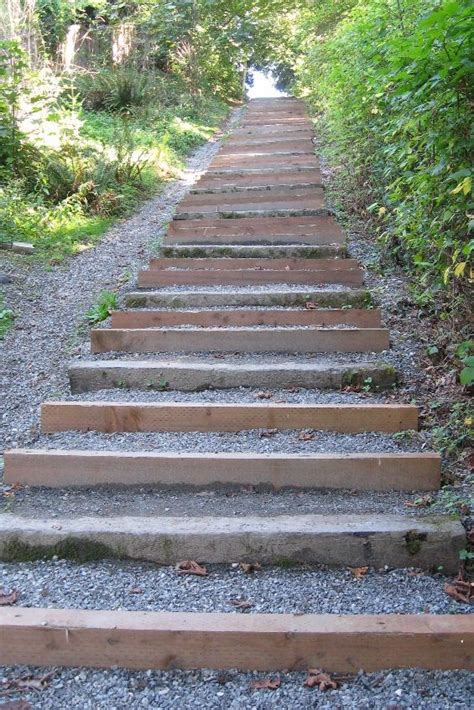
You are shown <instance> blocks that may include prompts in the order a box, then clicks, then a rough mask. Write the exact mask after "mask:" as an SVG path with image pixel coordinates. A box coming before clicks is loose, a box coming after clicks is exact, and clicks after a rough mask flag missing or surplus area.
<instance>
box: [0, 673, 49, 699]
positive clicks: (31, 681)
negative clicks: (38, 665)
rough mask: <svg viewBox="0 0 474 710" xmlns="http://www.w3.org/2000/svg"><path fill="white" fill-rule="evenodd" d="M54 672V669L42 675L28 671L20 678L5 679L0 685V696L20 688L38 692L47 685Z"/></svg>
mask: <svg viewBox="0 0 474 710" xmlns="http://www.w3.org/2000/svg"><path fill="white" fill-rule="evenodd" d="M54 674H55V671H51V672H50V673H45V674H44V675H34V674H33V673H29V674H28V675H24V676H22V677H21V678H13V679H12V680H5V681H4V682H3V683H2V684H1V686H0V696H3V695H11V694H12V693H18V692H19V691H22V690H26V691H28V690H36V691H37V692H40V691H41V690H44V689H45V688H47V687H48V685H49V684H50V682H51V680H52V678H53V676H54Z"/></svg>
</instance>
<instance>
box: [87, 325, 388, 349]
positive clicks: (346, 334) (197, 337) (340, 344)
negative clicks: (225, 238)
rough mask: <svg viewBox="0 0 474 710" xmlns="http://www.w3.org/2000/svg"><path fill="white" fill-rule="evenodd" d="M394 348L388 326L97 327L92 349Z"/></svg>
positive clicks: (92, 333)
mask: <svg viewBox="0 0 474 710" xmlns="http://www.w3.org/2000/svg"><path fill="white" fill-rule="evenodd" d="M389 347H390V337H389V332H388V330H386V329H385V328H333V329H331V328H318V327H315V328H297V327H295V328H261V329H258V328H245V327H244V328H129V329H126V328H124V329H120V328H96V329H94V330H92V331H91V351H92V352H93V353H105V352H110V351H118V352H127V353H153V352H156V353H158V352H161V353H163V352H189V353H195V352H230V353H235V352H239V353H261V352H263V353H266V352H269V353H296V352H299V353H333V352H344V353H359V352H381V351H383V350H388V349H389Z"/></svg>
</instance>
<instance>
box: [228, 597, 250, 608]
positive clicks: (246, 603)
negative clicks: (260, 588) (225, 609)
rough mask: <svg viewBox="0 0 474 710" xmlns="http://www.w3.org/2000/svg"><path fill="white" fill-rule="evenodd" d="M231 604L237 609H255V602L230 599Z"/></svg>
mask: <svg viewBox="0 0 474 710" xmlns="http://www.w3.org/2000/svg"><path fill="white" fill-rule="evenodd" d="M229 604H231V605H232V606H235V608H236V609H251V608H252V607H253V602H249V601H247V600H246V599H230V600H229Z"/></svg>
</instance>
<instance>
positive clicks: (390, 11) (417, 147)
mask: <svg viewBox="0 0 474 710" xmlns="http://www.w3.org/2000/svg"><path fill="white" fill-rule="evenodd" d="M341 10H345V11H344V12H342V13H341ZM473 19H474V14H473V10H472V3H470V2H469V0H442V1H439V0H409V1H406V0H364V1H363V2H353V1H352V2H351V0H345V2H326V3H321V4H317V5H316V8H315V9H314V8H313V9H311V10H306V11H305V12H303V13H302V16H301V25H300V31H299V35H298V38H297V42H298V44H297V45H296V46H297V47H300V48H301V49H302V50H303V52H302V55H300V56H299V58H298V61H297V65H298V86H299V88H300V91H301V92H302V93H303V94H304V95H305V96H307V97H308V99H309V100H310V101H311V103H312V105H313V106H315V107H316V109H317V110H318V111H320V112H321V113H322V115H323V117H324V127H325V129H326V131H327V134H328V137H329V140H330V142H331V147H332V149H333V153H335V158H336V161H338V162H339V163H340V164H343V165H344V166H345V178H346V188H347V190H351V191H353V194H354V195H355V196H356V197H357V200H358V203H357V207H358V208H359V209H362V210H368V211H369V212H370V213H372V214H373V215H374V216H375V217H376V219H377V222H378V227H379V232H380V236H381V238H382V240H383V243H384V246H385V249H386V251H387V253H388V254H389V255H390V256H392V257H394V258H396V259H397V260H398V261H399V262H400V263H401V264H403V265H404V266H405V267H406V268H408V269H409V270H410V271H412V272H413V274H414V276H416V283H417V296H418V300H419V302H421V303H423V304H425V305H426V304H429V303H430V301H431V300H432V296H433V292H434V291H440V290H446V287H448V286H449V287H450V290H451V293H452V292H453V290H454V291H456V290H458V289H463V288H465V287H466V286H467V281H468V277H469V276H470V274H469V263H470V256H471V252H472V250H473V248H474V242H473V240H472V239H471V240H470V239H469V230H470V228H471V229H472V226H473V224H474V222H473V221H472V215H471V218H470V216H469V211H471V213H472V204H471V203H472V197H471V191H472V183H471V167H472V166H471V162H470V161H471V160H472V147H473V142H472V115H471V111H472V101H473V98H474V96H473V86H474V84H473V82H472V78H473V66H474V65H473V63H472V46H473V40H474V30H473V27H474V23H473ZM470 220H471V221H470Z"/></svg>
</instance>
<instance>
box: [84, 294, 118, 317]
mask: <svg viewBox="0 0 474 710" xmlns="http://www.w3.org/2000/svg"><path fill="white" fill-rule="evenodd" d="M117 308H118V305H117V294H116V293H114V292H113V291H101V292H100V294H99V298H98V299H97V303H95V304H94V305H93V306H91V308H89V310H88V311H86V316H85V317H86V320H87V321H88V323H89V325H97V324H98V323H102V321H104V320H105V319H106V318H108V317H109V315H110V314H111V312H112V311H114V310H116V309H117Z"/></svg>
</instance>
